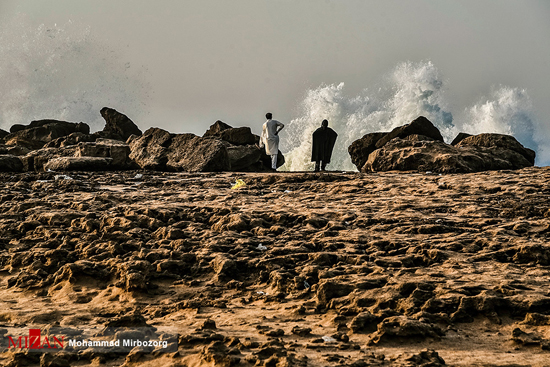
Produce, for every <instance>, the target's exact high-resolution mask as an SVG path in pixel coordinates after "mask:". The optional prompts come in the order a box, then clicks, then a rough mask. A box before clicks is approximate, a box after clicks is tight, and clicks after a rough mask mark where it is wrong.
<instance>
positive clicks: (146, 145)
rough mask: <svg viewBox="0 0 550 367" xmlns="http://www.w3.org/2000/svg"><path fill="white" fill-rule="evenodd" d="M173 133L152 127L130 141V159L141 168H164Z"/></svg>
mask: <svg viewBox="0 0 550 367" xmlns="http://www.w3.org/2000/svg"><path fill="white" fill-rule="evenodd" d="M174 136H175V134H171V133H169V132H168V131H166V130H163V129H159V128H157V127H152V128H150V129H148V130H147V131H145V133H143V135H141V136H140V137H138V138H134V139H132V140H131V141H130V159H132V160H133V161H134V162H136V163H137V164H138V165H139V166H140V167H141V168H143V169H149V170H154V171H163V170H166V163H167V162H168V147H169V146H170V144H171V143H172V138H173V137H174Z"/></svg>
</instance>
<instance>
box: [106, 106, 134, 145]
mask: <svg viewBox="0 0 550 367" xmlns="http://www.w3.org/2000/svg"><path fill="white" fill-rule="evenodd" d="M100 112H101V116H102V117H103V118H104V119H105V127H104V128H103V132H104V133H105V135H106V136H104V137H106V138H110V139H118V140H124V141H126V139H128V138H129V137H130V135H132V134H133V135H137V136H140V135H141V134H142V133H141V130H140V129H139V128H138V127H137V125H136V124H135V123H134V122H133V121H132V120H130V119H129V118H128V116H126V115H124V114H122V113H120V112H118V111H117V110H115V109H112V108H109V107H103V108H102V109H101V111H100Z"/></svg>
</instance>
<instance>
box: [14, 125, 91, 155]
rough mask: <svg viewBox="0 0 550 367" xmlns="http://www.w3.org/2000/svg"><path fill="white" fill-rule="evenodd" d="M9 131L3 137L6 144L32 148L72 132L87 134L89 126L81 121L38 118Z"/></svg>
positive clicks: (40, 146) (38, 147) (37, 147)
mask: <svg viewBox="0 0 550 367" xmlns="http://www.w3.org/2000/svg"><path fill="white" fill-rule="evenodd" d="M14 127H15V128H14ZM10 131H12V133H10V134H8V135H6V136H5V137H4V141H5V144H6V145H23V146H27V147H29V148H32V149H40V148H42V147H43V146H44V144H46V143H49V142H50V141H52V140H55V139H57V138H60V137H63V136H67V135H70V134H72V133H76V132H80V133H83V134H89V133H90V127H89V126H88V124H85V123H83V122H79V123H74V122H66V121H58V120H38V121H32V122H31V123H30V124H29V125H27V126H25V125H14V126H12V129H11V130H10Z"/></svg>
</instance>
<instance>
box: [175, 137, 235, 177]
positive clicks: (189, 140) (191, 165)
mask: <svg viewBox="0 0 550 367" xmlns="http://www.w3.org/2000/svg"><path fill="white" fill-rule="evenodd" d="M167 156H168V162H167V163H166V168H167V169H168V170H170V171H186V172H215V171H228V170H229V169H230V165H229V157H228V155H227V149H226V148H225V145H224V144H223V143H222V142H220V141H218V140H213V139H203V138H201V137H199V136H196V135H194V134H178V135H176V136H175V137H174V138H173V139H172V142H171V144H170V147H169V149H168V155H167Z"/></svg>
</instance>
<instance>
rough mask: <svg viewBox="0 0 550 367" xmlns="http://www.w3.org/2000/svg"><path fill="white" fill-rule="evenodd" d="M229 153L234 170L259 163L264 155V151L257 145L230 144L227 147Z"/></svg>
mask: <svg viewBox="0 0 550 367" xmlns="http://www.w3.org/2000/svg"><path fill="white" fill-rule="evenodd" d="M227 154H228V157H229V163H230V167H231V170H232V171H239V170H243V169H246V168H247V167H250V166H252V165H254V164H255V163H258V161H259V160H260V158H261V157H262V151H261V150H260V149H258V147H257V146H255V145H235V146H229V147H227ZM264 154H265V153H264Z"/></svg>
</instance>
